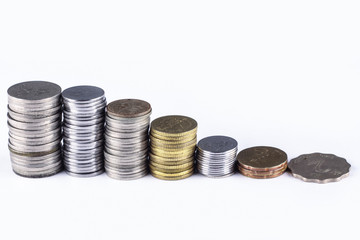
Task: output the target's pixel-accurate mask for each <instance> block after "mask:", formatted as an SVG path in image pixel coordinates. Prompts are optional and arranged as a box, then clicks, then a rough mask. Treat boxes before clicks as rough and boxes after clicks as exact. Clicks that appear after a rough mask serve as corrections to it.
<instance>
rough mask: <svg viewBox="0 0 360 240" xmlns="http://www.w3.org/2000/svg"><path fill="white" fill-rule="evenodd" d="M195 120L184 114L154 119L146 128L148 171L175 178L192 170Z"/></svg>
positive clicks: (159, 176) (156, 174) (162, 176)
mask: <svg viewBox="0 0 360 240" xmlns="http://www.w3.org/2000/svg"><path fill="white" fill-rule="evenodd" d="M196 132H197V122H196V121H195V120H194V119H192V118H189V117H185V116H165V117H160V118H157V119H155V120H154V121H153V122H152V123H151V130H150V154H149V155H150V172H151V174H152V175H153V176H154V177H156V178H159V179H164V180H178V179H184V178H187V177H189V176H191V175H192V174H193V172H194V152H195V147H196Z"/></svg>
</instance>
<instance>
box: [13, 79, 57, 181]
mask: <svg viewBox="0 0 360 240" xmlns="http://www.w3.org/2000/svg"><path fill="white" fill-rule="evenodd" d="M60 94H61V88H60V86H58V85H56V84H54V83H50V82H44V81H30V82H23V83H19V84H15V85H13V86H11V87H10V88H9V89H8V102H9V105H8V126H9V150H10V158H11V162H12V168H13V171H14V172H15V173H16V174H18V175H21V176H24V177H32V178H36V177H46V176H51V175H54V174H56V173H58V172H59V171H61V170H62V162H61V116H62V115H61V99H60Z"/></svg>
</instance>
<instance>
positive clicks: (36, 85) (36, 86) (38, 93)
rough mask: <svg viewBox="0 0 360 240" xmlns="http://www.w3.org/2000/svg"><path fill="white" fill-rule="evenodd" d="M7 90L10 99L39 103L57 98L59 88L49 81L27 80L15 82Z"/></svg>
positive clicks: (59, 91)
mask: <svg viewBox="0 0 360 240" xmlns="http://www.w3.org/2000/svg"><path fill="white" fill-rule="evenodd" d="M7 92H8V96H9V100H10V101H15V102H19V103H22V102H32V103H39V102H40V103H41V102H43V101H44V100H47V101H50V100H52V99H58V98H59V97H60V94H61V88H60V86H59V85H57V84H54V83H51V82H45V81H29V82H22V83H18V84H15V85H13V86H11V87H10V88H9V89H8V91H7Z"/></svg>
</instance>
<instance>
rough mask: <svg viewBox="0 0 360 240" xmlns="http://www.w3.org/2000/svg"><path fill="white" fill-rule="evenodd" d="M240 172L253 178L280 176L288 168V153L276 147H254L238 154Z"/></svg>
mask: <svg viewBox="0 0 360 240" xmlns="http://www.w3.org/2000/svg"><path fill="white" fill-rule="evenodd" d="M237 164H238V169H239V172H240V173H242V174H243V175H244V176H247V177H252V178H273V177H277V176H280V175H281V174H283V173H284V171H285V170H286V168H287V155H286V153H285V152H284V151H282V150H280V149H278V148H274V147H264V146H260V147H252V148H247V149H245V150H243V151H241V152H240V153H239V154H238V156H237Z"/></svg>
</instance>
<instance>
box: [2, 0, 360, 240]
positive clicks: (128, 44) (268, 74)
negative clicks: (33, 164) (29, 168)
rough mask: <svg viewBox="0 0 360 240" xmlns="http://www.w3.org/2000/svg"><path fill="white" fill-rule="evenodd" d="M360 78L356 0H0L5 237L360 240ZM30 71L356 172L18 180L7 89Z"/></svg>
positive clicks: (243, 143) (246, 143)
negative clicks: (339, 160)
mask: <svg viewBox="0 0 360 240" xmlns="http://www.w3.org/2000/svg"><path fill="white" fill-rule="evenodd" d="M359 78H360V5H359V2H358V1H345V0H342V1H329V0H327V1H317V0H309V1H308V0H303V1H289V0H284V1H278V0H273V1H257V0H251V1H225V0H222V1H210V0H208V1H197V0H190V1H187V0H183V1H171V0H165V1H154V0H152V1H137V0H132V1H104V0H103V1H76V0H71V1H65V0H63V1H48V0H47V1H15V0H11V1H1V2H0V80H1V89H2V94H1V108H0V109H1V110H0V111H1V114H0V115H1V123H2V127H1V129H0V131H1V144H0V150H1V161H0V178H1V179H0V193H1V195H0V239H15V238H16V239H25V238H26V239H105V238H106V239H133V238H136V239H140V238H141V239H204V238H206V239H217V240H219V239H226V238H227V239H228V238H230V237H231V238H232V239H235V238H237V239H239V238H241V239H359V220H358V216H359V215H360V208H359V205H360V196H359V191H360V177H359V176H360V172H359V163H360V160H359V159H360V150H359V146H360V137H359V136H360V116H359V111H360V110H359V102H360V95H359V89H360V88H359V84H358V83H359ZM28 80H47V81H52V82H55V83H58V84H59V85H61V87H62V88H63V89H66V88H68V87H71V86H74V85H80V84H88V85H97V86H100V87H102V88H103V89H104V90H105V92H106V97H107V99H108V102H110V101H113V100H116V99H121V98H139V99H144V100H147V101H148V102H150V103H151V105H152V107H153V114H152V119H155V118H157V117H160V116H163V115H169V114H182V115H187V116H191V117H193V118H194V119H196V120H197V121H198V124H199V130H198V139H201V138H203V137H206V136H209V135H214V134H222V135H229V136H231V137H234V138H235V139H236V140H237V141H238V143H239V149H244V148H247V147H251V146H255V145H270V146H275V147H279V148H281V149H283V150H284V151H286V152H287V153H288V156H289V159H292V158H294V157H297V156H298V155H300V154H303V153H312V152H317V151H319V152H324V153H334V154H336V155H338V156H341V157H344V158H346V159H347V160H348V162H350V163H351V164H352V169H351V174H350V176H349V177H348V178H346V179H344V180H342V181H340V182H337V183H330V184H324V185H321V184H313V183H305V182H302V181H301V180H299V179H296V178H293V177H292V176H290V175H289V174H288V173H286V174H284V175H282V176H280V177H278V178H275V179H269V180H256V179H250V178H246V177H244V176H241V175H240V174H236V175H234V176H231V177H229V178H225V179H208V178H206V177H203V176H200V175H196V176H192V177H191V178H188V179H186V180H182V181H176V182H168V181H161V180H158V179H155V178H153V177H152V176H147V177H145V178H142V179H140V180H136V181H130V182H126V181H116V180H113V179H110V178H108V177H107V176H106V175H105V174H103V175H101V176H98V177H94V178H87V179H79V178H74V177H70V176H68V175H66V174H65V173H61V174H58V175H56V176H53V177H49V178H45V179H26V178H22V177H19V176H17V175H15V174H14V173H13V172H12V170H11V165H10V159H9V154H8V150H7V127H6V104H7V94H6V90H7V88H8V87H10V86H11V85H13V84H15V83H18V82H22V81H28Z"/></svg>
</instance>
